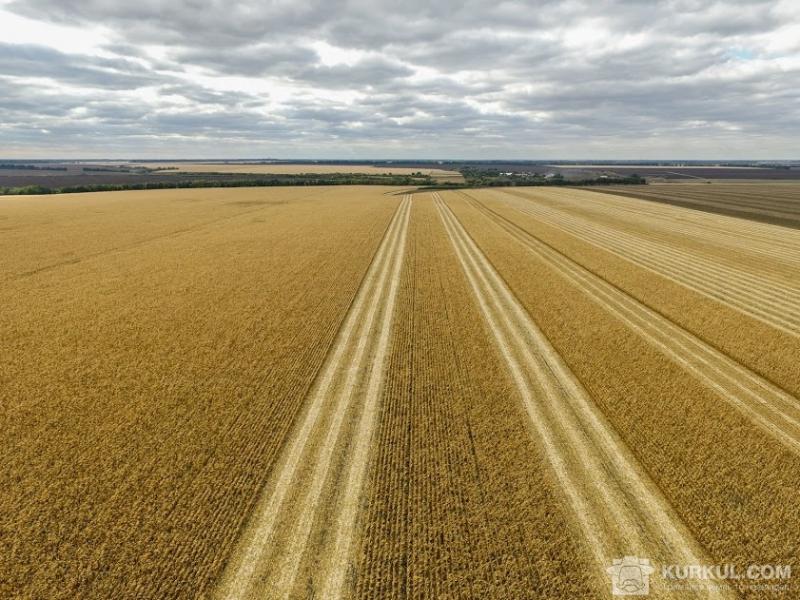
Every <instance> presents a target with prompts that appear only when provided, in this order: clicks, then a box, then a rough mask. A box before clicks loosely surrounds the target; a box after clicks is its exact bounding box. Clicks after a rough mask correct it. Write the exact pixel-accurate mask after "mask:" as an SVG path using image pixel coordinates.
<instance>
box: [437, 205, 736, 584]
mask: <svg viewBox="0 0 800 600" xmlns="http://www.w3.org/2000/svg"><path fill="white" fill-rule="evenodd" d="M434 198H435V202H436V204H437V207H438V208H439V214H440V217H441V218H442V221H443V222H444V224H445V228H446V229H447V232H448V235H449V236H450V239H451V242H452V243H453V246H454V248H455V251H456V254H457V255H458V258H459V261H460V262H461V265H462V267H463V269H464V272H465V274H466V276H467V279H468V280H469V283H470V286H471V287H472V290H473V292H474V294H475V297H476V299H477V301H478V304H479V305H480V309H481V312H482V314H483V316H484V318H485V320H486V323H487V325H488V327H489V329H490V331H491V333H492V335H493V337H494V340H495V343H496V344H497V347H498V349H499V350H500V352H501V354H502V355H503V358H504V359H505V362H506V365H507V367H508V368H509V371H510V373H511V375H512V378H513V380H514V382H515V384H516V388H517V391H518V392H519V394H520V396H521V398H522V400H523V405H524V408H525V410H526V412H527V414H528V416H529V417H530V423H531V427H532V430H533V432H534V433H535V434H536V436H537V438H538V439H539V440H540V441H541V443H542V446H543V447H544V451H545V454H546V456H547V459H548V461H549V462H550V465H551V467H552V470H553V472H554V474H555V477H556V479H557V481H558V482H559V484H560V486H561V487H562V489H563V490H564V492H565V495H566V496H567V498H568V501H569V504H570V506H571V508H572V513H573V515H574V517H575V519H576V521H577V524H578V526H579V528H580V530H581V533H582V536H583V539H584V541H585V542H586V544H587V546H588V548H589V549H590V551H591V552H592V553H593V556H594V561H595V565H594V566H595V567H596V572H597V573H598V574H599V573H603V572H604V569H605V568H606V567H607V566H608V565H610V564H611V561H612V559H613V558H614V557H615V556H616V557H619V556H625V555H632V554H637V555H639V556H647V557H651V558H656V559H661V560H665V561H666V562H678V563H681V562H683V561H686V562H689V563H692V562H697V561H700V562H702V560H701V559H702V557H703V550H702V548H701V547H700V546H699V544H698V543H697V542H696V541H695V540H694V538H693V537H692V535H691V533H690V532H689V531H688V529H687V528H686V527H685V525H684V524H683V523H682V522H681V521H680V519H679V518H678V516H677V515H676V514H675V512H674V510H673V509H672V508H671V507H670V506H669V504H668V503H667V501H666V500H665V499H664V498H663V496H662V494H661V492H660V490H659V489H658V487H657V486H656V485H655V484H654V483H653V482H652V480H650V478H649V477H648V476H647V474H646V473H645V471H644V470H643V468H642V467H641V466H640V465H639V464H638V463H637V461H636V459H635V457H634V456H633V454H632V453H631V452H630V450H629V449H628V448H627V447H626V446H625V444H624V443H623V441H622V440H621V439H620V438H619V436H618V435H617V434H616V432H615V431H614V429H613V428H612V427H611V425H610V424H609V423H608V422H607V421H606V419H605V417H604V416H603V414H602V413H601V412H600V410H599V409H598V408H597V407H596V406H595V405H594V403H593V401H592V399H591V398H590V396H589V394H588V393H587V392H586V390H585V389H584V388H583V386H582V385H581V384H580V382H579V381H578V380H577V379H576V378H575V376H574V375H573V374H572V372H571V371H570V370H569V368H568V367H567V365H566V364H565V363H564V362H563V360H562V359H561V357H560V356H559V355H558V354H557V352H556V351H555V349H554V348H553V347H552V345H551V344H550V343H549V341H548V340H547V338H546V337H545V336H544V334H543V333H542V332H541V331H540V330H539V329H538V327H537V326H536V325H535V324H534V322H533V321H532V319H531V318H530V316H529V315H528V314H527V313H526V312H525V310H524V308H523V307H522V306H521V305H520V303H519V301H517V299H516V298H515V297H514V296H513V294H512V292H511V290H509V288H508V286H507V285H506V284H505V282H504V281H503V280H502V279H501V278H500V276H499V275H498V273H497V272H496V271H495V270H494V268H493V267H492V265H491V264H490V263H489V261H488V259H487V258H486V257H485V255H484V254H483V253H482V252H481V250H480V249H479V248H478V247H477V245H476V244H475V242H474V241H473V240H472V239H471V238H470V237H469V235H468V234H467V232H466V230H465V229H464V228H463V226H462V225H461V223H460V222H459V221H458V220H457V219H456V217H455V215H454V214H453V213H452V211H451V210H450V208H449V207H448V206H447V205H446V204H445V203H444V201H442V199H441V197H439V195H438V194H434ZM600 586H602V587H603V588H604V589H605V593H607V589H608V588H607V580H605V578H600V576H599V575H598V587H600ZM687 593H688V592H686V591H685V590H683V591H681V592H680V593H679V594H676V597H682V598H685V597H691V596H687ZM651 594H652V595H653V596H654V597H670V594H669V592H668V590H666V589H662V590H657V589H656V590H652V591H651ZM695 597H726V598H727V597H735V596H734V594H733V593H732V592H731V591H730V590H727V589H721V590H712V589H709V590H703V591H698V592H697V595H696V596H695Z"/></svg>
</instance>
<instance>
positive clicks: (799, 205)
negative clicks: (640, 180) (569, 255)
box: [596, 181, 800, 229]
mask: <svg viewBox="0 0 800 600" xmlns="http://www.w3.org/2000/svg"><path fill="white" fill-rule="evenodd" d="M596 191H599V192H604V193H609V194H614V195H620V196H630V197H632V198H641V199H643V200H652V201H654V202H662V203H665V204H672V205H675V206H681V207H684V208H692V209H695V210H701V211H706V212H711V213H716V214H720V215H730V216H733V217H740V218H744V219H752V220H754V221H760V222H762V223H770V224H774V225H783V226H786V227H793V228H795V229H800V183H791V182H763V181H761V182H748V183H723V182H715V183H707V184H702V183H697V184H687V183H680V184H651V185H647V186H625V187H624V188H620V187H613V186H610V187H608V188H597V189H596Z"/></svg>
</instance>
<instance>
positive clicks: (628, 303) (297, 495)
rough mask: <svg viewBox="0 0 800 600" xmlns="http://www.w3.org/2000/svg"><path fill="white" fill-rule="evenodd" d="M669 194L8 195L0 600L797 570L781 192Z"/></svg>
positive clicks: (777, 593)
mask: <svg viewBox="0 0 800 600" xmlns="http://www.w3.org/2000/svg"><path fill="white" fill-rule="evenodd" d="M692 187H693V186H691V185H688V184H687V185H674V186H668V185H665V186H646V187H643V188H642V189H641V190H636V192H635V193H636V194H638V193H651V192H653V193H656V194H666V193H670V194H680V193H681V190H688V191H686V194H689V195H690V194H692V193H696V194H697V197H696V198H693V197H689V196H687V197H686V198H685V199H684V200H682V202H685V203H686V206H684V205H678V204H677V202H675V201H673V200H672V199H668V200H667V201H664V200H662V199H659V200H658V202H653V201H649V200H645V199H642V198H638V197H632V196H630V195H624V194H628V188H627V187H625V188H624V189H623V188H621V191H612V192H610V193H608V192H607V193H597V192H596V191H590V190H586V189H574V188H546V187H527V188H526V187H509V188H483V189H465V190H448V191H441V192H438V193H437V192H434V193H427V192H426V193H421V192H415V193H410V192H407V191H403V190H400V189H399V188H389V187H381V186H369V187H367V186H364V187H357V186H338V187H313V188H309V187H284V188H279V187H275V188H236V189H182V190H157V191H129V192H113V193H104V192H98V193H93V194H75V195H70V196H61V197H53V196H27V197H10V196H8V197H2V198H0V306H2V310H0V347H2V354H1V356H2V360H0V455H1V456H2V457H3V468H2V469H0V598H43V599H47V600H61V599H63V600H72V599H73V598H81V599H98V600H106V599H109V598H114V599H117V598H120V599H127V598H159V599H160V598H169V599H182V598H204V599H209V600H212V599H213V600H221V599H225V600H250V599H252V598H265V599H272V598H292V599H294V598H317V599H320V600H337V599H341V600H350V599H358V600H372V599H376V598H378V599H383V598H388V599H398V600H399V599H404V600H405V599H415V600H433V599H438V598H460V599H471V598H486V599H487V600H489V599H491V600H494V599H502V600H506V599H507V600H512V599H513V600H517V599H528V600H538V599H540V598H552V599H554V600H573V599H578V598H581V599H582V598H610V597H611V594H610V580H609V577H608V569H609V568H610V567H611V565H612V564H614V563H613V561H614V560H621V559H622V558H623V557H634V556H635V557H640V558H642V559H647V560H649V561H652V565H653V566H654V567H656V570H655V572H654V574H653V575H652V576H651V578H650V597H653V598H659V599H663V598H670V599H673V600H684V599H685V598H696V599H699V598H706V599H707V598H710V597H713V598H724V599H731V600H733V599H735V598H738V599H740V600H750V599H754V600H755V599H757V598H761V597H764V595H763V594H762V593H761V590H755V589H750V588H748V587H747V585H748V583H750V582H748V581H745V580H742V581H739V580H732V581H717V582H714V583H715V585H719V589H718V590H717V592H716V593H714V594H707V593H705V592H702V591H701V592H698V593H696V594H695V593H693V592H692V590H691V589H689V590H688V591H687V589H686V588H671V587H670V584H674V581H673V582H670V581H667V580H666V579H665V578H664V576H663V574H662V571H661V567H662V566H663V565H671V564H678V565H728V564H733V565H737V569H741V570H743V569H744V568H745V567H746V566H748V565H750V564H770V565H795V564H796V561H797V560H798V559H800V551H799V550H798V542H797V531H799V530H800V504H799V503H798V502H797V490H798V489H800V370H798V368H797V357H798V356H800V277H799V276H798V273H800V231H797V230H795V229H792V228H789V227H782V226H777V225H773V224H767V223H759V222H755V221H754V220H753V219H752V218H751V217H752V215H753V214H756V213H750V212H742V214H743V215H747V216H748V219H744V218H736V217H732V216H726V215H720V214H714V213H712V212H709V211H708V209H707V208H703V207H704V206H705V205H706V204H711V203H716V204H719V203H723V198H724V197H725V194H726V193H729V194H733V196H732V200H729V201H727V202H728V204H735V203H736V202H739V203H740V204H739V205H738V206H739V208H738V209H739V210H742V209H745V208H747V209H748V210H749V209H752V210H756V212H758V211H763V210H775V207H776V206H783V205H784V204H786V203H787V202H788V203H789V204H791V202H792V200H791V198H792V197H793V196H792V194H794V193H795V192H794V191H792V190H794V188H792V187H791V186H783V185H776V184H769V185H762V186H760V187H759V186H748V187H739V186H730V187H731V189H732V190H733V191H731V190H728V188H727V187H726V186H720V187H719V189H718V190H717V187H716V186H714V185H705V186H703V185H700V186H696V187H697V188H698V190H697V191H696V192H693V191H692ZM709 189H710V190H711V192H707V191H706V190H709ZM661 190H663V191H661ZM714 190H717V192H718V195H717V196H713V198H712V197H711V196H709V195H708V194H713V193H714ZM737 190H738V191H737ZM734 192H735V193H734ZM623 193H624V194H623ZM736 194H739V196H736ZM740 197H744V198H746V199H747V201H746V202H745V204H746V205H745V204H742V202H744V201H742V200H741V198H740ZM737 198H738V199H737ZM787 198H788V200H787ZM762 205H763V206H762ZM726 206H727V204H726ZM697 207H700V208H702V210H696V208H697ZM765 207H766V208H765ZM795 570H796V568H795ZM793 575H794V576H795V577H796V573H794V574H793ZM758 583H759V584H761V583H763V584H765V585H775V586H783V587H779V588H776V589H775V590H771V591H770V593H769V594H768V595H767V596H768V597H770V598H785V599H787V600H789V599H795V598H798V597H800V587H799V586H800V583H799V582H797V581H795V580H792V579H788V580H767V581H764V582H758Z"/></svg>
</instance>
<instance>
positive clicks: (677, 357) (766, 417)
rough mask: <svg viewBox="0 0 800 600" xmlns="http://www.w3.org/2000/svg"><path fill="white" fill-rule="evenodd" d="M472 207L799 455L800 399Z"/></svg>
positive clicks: (473, 201) (497, 216) (490, 214)
mask: <svg viewBox="0 0 800 600" xmlns="http://www.w3.org/2000/svg"><path fill="white" fill-rule="evenodd" d="M464 196H466V197H467V198H468V200H469V202H470V203H471V205H472V206H473V207H475V208H476V209H477V210H478V211H479V212H481V213H482V214H483V215H484V216H485V217H486V218H488V219H490V220H491V221H493V222H494V223H496V224H497V225H498V226H500V227H501V228H502V229H503V230H505V231H506V232H507V233H508V234H509V235H511V236H512V237H513V238H514V239H516V240H517V241H518V242H519V243H521V244H522V245H523V246H525V247H526V248H527V249H528V250H529V251H530V252H531V253H532V254H533V255H534V256H536V258H538V259H539V260H541V261H542V262H544V263H545V264H547V265H549V266H551V267H552V268H553V269H554V270H555V271H557V272H558V273H559V274H560V275H561V276H563V277H564V278H565V279H567V281H569V282H570V283H572V284H573V285H574V286H576V287H577V288H578V289H580V290H581V291H582V292H584V293H585V294H586V295H587V296H589V297H590V298H591V299H592V300H593V301H594V302H596V303H597V304H599V305H600V306H601V307H602V308H604V309H605V310H607V311H608V312H610V313H611V314H613V315H614V316H615V317H617V318H618V319H619V320H621V321H622V322H623V323H624V324H625V325H626V326H628V327H629V328H631V329H632V330H634V331H635V332H636V333H637V334H639V335H640V336H641V337H642V338H644V339H645V340H646V341H647V342H648V343H650V344H652V345H653V346H655V347H656V348H658V349H659V350H660V351H661V352H662V353H664V354H665V355H666V356H667V357H668V358H669V359H670V360H673V361H674V362H676V363H678V364H679V365H681V366H682V367H683V368H684V369H686V371H688V372H689V373H690V374H691V375H692V376H693V377H695V378H696V379H698V380H699V381H701V382H702V383H703V384H704V385H706V386H708V387H710V388H712V389H713V390H714V391H716V392H717V393H718V394H719V395H720V396H721V397H722V398H723V399H724V400H725V401H726V402H728V403H729V404H731V405H732V406H733V407H735V408H736V409H737V410H739V411H741V412H742V413H743V414H744V415H745V416H746V417H747V418H749V419H750V420H751V421H753V422H754V423H755V424H757V425H758V426H759V427H761V428H762V429H764V430H765V431H767V433H769V434H770V435H772V436H773V437H775V438H776V439H777V440H778V441H779V442H781V443H782V444H784V445H786V446H787V447H788V448H789V449H790V450H792V451H793V452H795V453H798V454H800V400H799V399H798V398H796V397H794V396H793V395H791V394H789V393H788V392H786V391H784V390H783V389H781V388H780V387H778V386H776V385H774V384H773V383H771V382H770V381H768V380H766V379H764V378H763V377H761V376H760V375H758V374H757V373H755V372H753V371H751V370H750V369H748V368H747V367H745V366H744V365H742V364H740V363H739V362H737V361H735V360H734V359H732V358H731V357H729V356H727V355H726V354H724V353H723V352H720V351H719V350H717V349H716V348H714V347H713V346H711V345H709V344H707V343H706V342H704V341H703V340H702V339H700V338H698V337H697V336H695V335H693V334H692V333H690V332H688V331H686V330H685V329H683V328H682V327H680V326H679V325H677V324H675V323H674V322H673V321H671V320H669V319H668V318H666V317H664V316H663V315H662V314H661V313H658V312H656V311H655V310H653V309H651V308H649V307H648V306H646V305H644V304H642V303H641V302H639V301H638V300H636V299H635V298H633V297H632V296H630V295H629V294H627V293H625V292H624V291H622V290H620V289H619V288H617V287H616V286H614V285H612V284H610V283H608V282H607V281H606V280H605V279H603V278H601V277H599V276H598V275H595V274H594V273H593V272H592V271H590V270H588V269H586V268H585V267H583V266H581V265H580V264H579V263H577V262H575V261H574V260H572V259H570V258H568V257H566V256H565V255H563V254H562V253H560V252H558V251H557V250H556V249H554V248H553V247H552V246H550V245H548V244H546V243H544V242H542V241H541V240H539V239H538V238H536V237H535V236H534V235H532V234H530V233H529V232H527V231H526V230H525V229H523V228H522V227H520V226H519V225H517V224H516V223H514V222H513V221H511V220H509V219H507V218H506V217H504V216H502V215H500V214H498V213H497V212H495V211H493V210H492V209H491V208H489V207H487V206H485V205H484V204H483V203H481V202H480V201H479V200H477V199H475V198H474V197H472V196H470V195H469V194H467V193H465V194H464Z"/></svg>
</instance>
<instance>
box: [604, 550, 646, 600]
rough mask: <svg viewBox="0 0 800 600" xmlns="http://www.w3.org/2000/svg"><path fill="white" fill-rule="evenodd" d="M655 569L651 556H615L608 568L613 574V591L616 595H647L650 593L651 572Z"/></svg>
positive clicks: (609, 572) (608, 571)
mask: <svg viewBox="0 0 800 600" xmlns="http://www.w3.org/2000/svg"><path fill="white" fill-rule="evenodd" d="M653 571H655V569H654V568H653V567H652V566H650V559H649V558H639V557H636V556H626V557H625V558H615V559H614V563H613V564H612V565H611V566H610V567H608V568H607V569H606V573H608V574H609V575H611V593H612V594H613V595H615V596H647V595H648V594H649V593H650V574H651V573H652V572H653Z"/></svg>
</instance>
